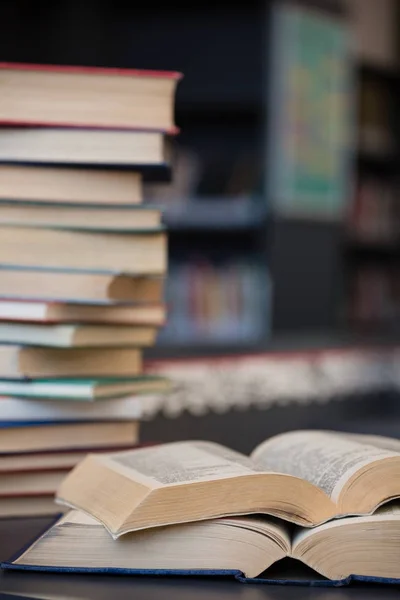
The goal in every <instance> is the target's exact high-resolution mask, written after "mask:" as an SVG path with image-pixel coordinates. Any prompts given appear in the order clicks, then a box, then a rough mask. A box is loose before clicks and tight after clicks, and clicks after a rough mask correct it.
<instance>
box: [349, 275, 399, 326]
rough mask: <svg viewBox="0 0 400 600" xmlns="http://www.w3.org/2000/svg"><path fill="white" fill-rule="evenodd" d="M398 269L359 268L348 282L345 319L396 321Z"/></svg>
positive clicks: (356, 320) (379, 321)
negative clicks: (346, 317) (346, 314)
mask: <svg viewBox="0 0 400 600" xmlns="http://www.w3.org/2000/svg"><path fill="white" fill-rule="evenodd" d="M399 282H400V272H399V267H398V266H397V267H395V268H389V267H383V266H381V265H365V266H362V267H359V268H358V269H357V270H356V271H355V272H354V273H353V274H352V280H351V282H350V294H349V299H348V316H349V319H350V320H351V321H353V322H355V323H360V324H366V325H368V324H371V325H374V324H381V323H383V322H391V323H393V322H394V321H395V320H399V319H400V284H399Z"/></svg>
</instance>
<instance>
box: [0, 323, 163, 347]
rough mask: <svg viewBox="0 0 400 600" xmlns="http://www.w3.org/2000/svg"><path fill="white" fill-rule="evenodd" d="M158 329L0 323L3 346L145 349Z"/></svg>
mask: <svg viewBox="0 0 400 600" xmlns="http://www.w3.org/2000/svg"><path fill="white" fill-rule="evenodd" d="M156 335H157V328H156V327H150V326H145V325H33V324H26V323H24V324H22V323H4V322H3V323H2V322H0V344H18V345H22V346H45V347H54V348H88V347H89V348H90V347H91V348H95V347H103V348H106V347H108V348H111V347H120V348H123V347H132V346H133V347H135V346H136V347H139V348H141V347H144V346H151V345H153V344H154V343H155V340H156Z"/></svg>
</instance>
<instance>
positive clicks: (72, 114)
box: [0, 63, 181, 131]
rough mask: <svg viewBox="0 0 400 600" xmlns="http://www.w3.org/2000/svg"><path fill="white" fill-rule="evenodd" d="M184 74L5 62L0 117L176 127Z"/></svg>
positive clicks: (41, 122)
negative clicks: (178, 87)
mask: <svg viewBox="0 0 400 600" xmlns="http://www.w3.org/2000/svg"><path fill="white" fill-rule="evenodd" d="M180 77H181V76H180V74H179V73H172V72H165V71H139V70H134V69H98V68H89V67H64V66H52V65H24V64H13V63H1V64H0V88H1V90H2V94H1V100H0V120H1V121H4V122H7V123H9V124H13V125H15V124H30V125H47V126H49V125H53V126H54V125H55V126H57V125H69V126H71V127H107V128H122V129H137V128H139V129H150V130H155V129H157V130H164V131H174V130H175V125H174V97H175V89H176V84H177V81H178V80H179V79H180Z"/></svg>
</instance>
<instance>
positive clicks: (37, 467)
mask: <svg viewBox="0 0 400 600" xmlns="http://www.w3.org/2000/svg"><path fill="white" fill-rule="evenodd" d="M146 445H147V446H151V445H154V442H153V444H151V443H148V444H144V446H146ZM142 446H143V444H140V445H136V444H129V443H128V444H123V443H116V444H111V445H110V444H109V445H108V446H107V445H102V446H91V447H89V446H86V447H82V448H76V449H73V450H65V449H63V448H57V450H53V449H49V450H38V451H28V452H18V453H15V452H10V453H4V454H0V473H2V474H6V473H18V472H27V471H44V470H47V469H56V470H57V469H72V467H74V466H75V465H76V464H77V463H78V462H79V461H80V460H82V459H83V458H85V456H86V454H87V453H88V452H90V453H97V452H112V451H117V450H119V451H121V450H131V449H132V448H133V447H138V448H140V447H142Z"/></svg>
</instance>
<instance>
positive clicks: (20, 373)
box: [0, 345, 142, 435]
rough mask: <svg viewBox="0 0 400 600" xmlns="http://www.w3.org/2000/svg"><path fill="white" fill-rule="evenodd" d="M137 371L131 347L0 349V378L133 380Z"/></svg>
mask: <svg viewBox="0 0 400 600" xmlns="http://www.w3.org/2000/svg"><path fill="white" fill-rule="evenodd" d="M141 371H142V355H141V352H140V351H139V350H136V349H134V348H39V347H29V346H11V345H9V346H0V378H3V379H23V378H25V377H27V378H44V379H47V378H49V379H51V378H64V377H65V378H66V377H75V378H79V377H134V376H135V375H139V374H140V373H141ZM2 435H3V433H2Z"/></svg>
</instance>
